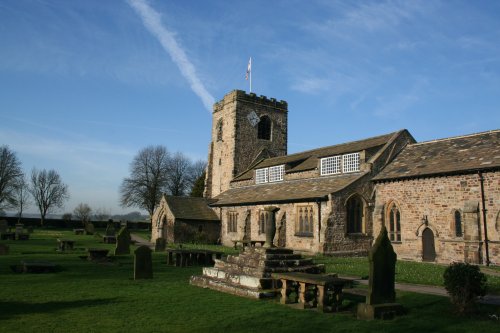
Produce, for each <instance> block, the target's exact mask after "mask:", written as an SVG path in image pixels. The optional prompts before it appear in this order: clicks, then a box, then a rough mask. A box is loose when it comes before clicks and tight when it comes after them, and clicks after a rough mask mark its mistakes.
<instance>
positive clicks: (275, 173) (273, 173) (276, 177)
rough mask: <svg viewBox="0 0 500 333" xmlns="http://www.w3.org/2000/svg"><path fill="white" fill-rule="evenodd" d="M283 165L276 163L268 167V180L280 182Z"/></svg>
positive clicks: (283, 171)
mask: <svg viewBox="0 0 500 333" xmlns="http://www.w3.org/2000/svg"><path fill="white" fill-rule="evenodd" d="M284 173H285V165H277V166H273V167H270V168H269V182H280V181H282V180H283V174H284Z"/></svg>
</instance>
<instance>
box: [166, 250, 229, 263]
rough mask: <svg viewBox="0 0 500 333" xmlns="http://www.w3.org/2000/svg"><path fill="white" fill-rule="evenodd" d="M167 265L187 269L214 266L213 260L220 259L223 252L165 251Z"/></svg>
mask: <svg viewBox="0 0 500 333" xmlns="http://www.w3.org/2000/svg"><path fill="white" fill-rule="evenodd" d="M165 252H167V265H170V266H177V267H186V266H192V265H207V266H208V265H213V264H214V260H213V258H214V257H215V258H217V259H220V258H221V257H222V252H219V251H212V250H202V249H165Z"/></svg>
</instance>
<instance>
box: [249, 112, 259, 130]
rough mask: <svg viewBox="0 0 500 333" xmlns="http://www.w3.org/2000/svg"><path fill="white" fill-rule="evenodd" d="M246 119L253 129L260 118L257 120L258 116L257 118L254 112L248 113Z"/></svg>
mask: <svg viewBox="0 0 500 333" xmlns="http://www.w3.org/2000/svg"><path fill="white" fill-rule="evenodd" d="M247 119H248V121H249V122H250V125H252V126H253V127H255V125H257V124H258V123H259V121H260V118H259V116H257V114H256V113H255V111H252V112H250V113H249V114H248V115H247Z"/></svg>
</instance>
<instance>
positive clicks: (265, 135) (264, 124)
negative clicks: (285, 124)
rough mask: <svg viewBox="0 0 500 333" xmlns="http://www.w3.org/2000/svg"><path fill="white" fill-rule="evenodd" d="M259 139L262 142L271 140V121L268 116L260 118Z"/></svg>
mask: <svg viewBox="0 0 500 333" xmlns="http://www.w3.org/2000/svg"><path fill="white" fill-rule="evenodd" d="M257 138H258V139H262V140H271V119H269V117H268V116H262V117H260V121H259V125H258V128H257Z"/></svg>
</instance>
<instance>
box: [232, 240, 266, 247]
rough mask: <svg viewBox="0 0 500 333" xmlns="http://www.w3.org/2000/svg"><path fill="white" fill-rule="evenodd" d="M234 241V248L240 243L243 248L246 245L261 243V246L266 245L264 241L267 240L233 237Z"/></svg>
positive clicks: (253, 245)
mask: <svg viewBox="0 0 500 333" xmlns="http://www.w3.org/2000/svg"><path fill="white" fill-rule="evenodd" d="M232 242H233V243H234V248H235V249H237V248H238V244H241V246H243V248H245V246H252V247H255V245H257V244H260V246H264V243H265V242H266V241H265V240H245V239H233V240H232Z"/></svg>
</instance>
